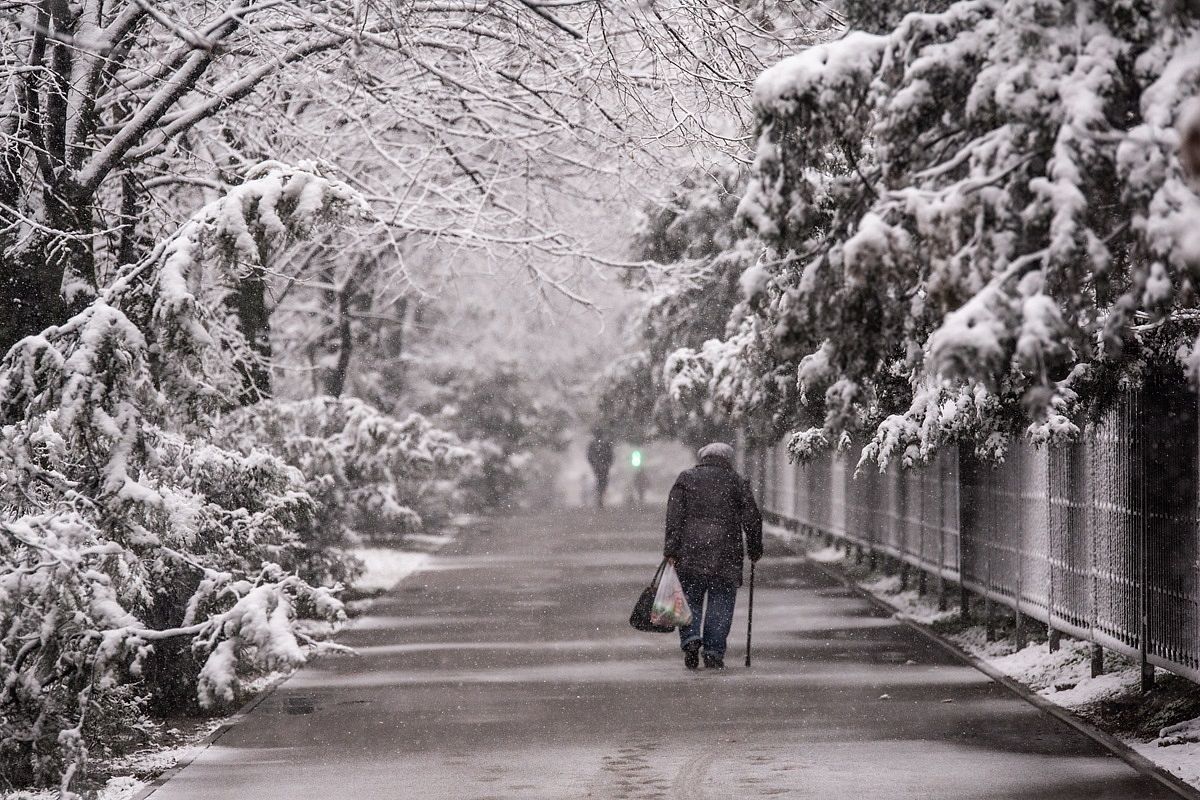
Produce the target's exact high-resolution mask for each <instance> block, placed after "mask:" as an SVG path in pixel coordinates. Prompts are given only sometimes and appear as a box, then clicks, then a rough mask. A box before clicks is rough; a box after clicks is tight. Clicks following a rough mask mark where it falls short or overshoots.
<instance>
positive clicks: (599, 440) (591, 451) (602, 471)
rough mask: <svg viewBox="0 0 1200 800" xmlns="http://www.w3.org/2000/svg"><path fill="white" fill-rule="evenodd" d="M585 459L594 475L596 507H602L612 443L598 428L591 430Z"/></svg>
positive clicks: (611, 456) (611, 460)
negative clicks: (590, 439) (590, 438)
mask: <svg viewBox="0 0 1200 800" xmlns="http://www.w3.org/2000/svg"><path fill="white" fill-rule="evenodd" d="M587 460H588V464H589V465H590V466H591V468H592V472H593V473H594V474H595V475H596V508H604V493H605V492H607V491H608V471H609V470H610V469H612V463H613V443H612V439H610V438H609V437H608V436H607V435H605V433H604V432H603V431H601V430H599V429H597V430H594V431H592V441H591V442H589V443H588V449H587Z"/></svg>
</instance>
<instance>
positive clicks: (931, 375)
mask: <svg viewBox="0 0 1200 800" xmlns="http://www.w3.org/2000/svg"><path fill="white" fill-rule="evenodd" d="M857 5H861V6H864V7H865V8H866V9H867V10H866V11H864V13H865V14H867V15H868V16H869V15H870V13H869V8H870V7H871V6H872V5H874V4H857ZM921 5H922V6H923V7H930V6H931V5H932V6H933V7H935V10H933V11H930V12H927V13H912V14H908V15H906V16H904V17H903V18H902V19H900V20H899V21H898V22H896V18H897V17H896V15H895V13H894V11H892V10H886V11H885V10H880V11H879V15H880V16H881V20H880V21H881V25H880V26H879V28H878V31H879V32H866V31H854V32H850V33H847V34H846V35H845V36H844V37H842V38H840V39H838V40H836V41H830V42H827V43H825V44H822V45H820V46H816V47H812V48H809V49H807V50H805V51H803V52H801V53H799V54H797V55H795V56H793V57H791V58H789V59H786V60H784V61H783V62H781V63H780V64H778V65H776V66H775V67H773V68H771V69H769V70H767V71H766V72H764V73H763V74H762V75H761V76H760V77H759V79H758V81H757V84H756V89H755V104H756V108H757V111H758V115H759V121H760V133H759V139H758V149H757V156H756V160H755V165H754V175H753V178H752V179H751V181H750V183H749V186H748V187H747V190H746V192H745V197H744V198H743V200H742V203H741V207H740V214H741V215H742V216H743V218H745V219H746V220H747V221H748V222H749V223H751V224H752V225H753V227H754V228H755V229H757V231H758V232H759V234H760V235H761V236H763V237H764V238H765V239H766V240H767V241H768V242H769V244H770V245H771V246H772V248H773V250H774V251H775V253H776V254H777V255H778V259H776V260H770V261H767V262H765V263H766V264H767V269H768V271H769V273H770V276H769V278H768V280H767V282H766V286H765V289H764V292H763V294H764V295H765V300H764V302H762V303H760V304H759V305H758V306H757V307H755V308H754V309H752V311H751V313H749V314H747V315H746V316H745V317H743V318H742V319H741V320H740V321H739V324H738V326H737V330H736V331H734V332H733V333H732V335H731V336H729V337H727V340H726V343H725V346H723V347H719V348H708V349H706V350H705V351H704V352H699V351H696V349H695V348H693V351H692V352H691V353H690V355H689V354H684V356H682V357H681V358H679V359H676V361H677V362H678V363H688V359H689V358H691V359H699V360H702V361H703V360H708V361H709V362H710V363H709V364H708V366H707V368H706V369H690V370H689V374H690V375H692V376H695V380H696V381H699V386H698V387H697V390H698V391H704V392H710V393H712V394H713V395H714V396H715V398H716V401H717V402H718V403H719V404H722V405H724V406H726V407H728V408H730V409H732V410H733V411H734V412H735V413H740V414H749V415H752V416H756V417H760V418H761V417H766V418H774V419H776V420H778V421H779V422H780V423H781V424H782V425H783V426H784V427H791V428H793V429H794V428H797V427H804V420H803V414H804V413H805V412H806V411H814V412H816V413H817V414H819V415H820V417H821V418H823V423H822V424H821V425H820V428H821V435H815V434H816V432H814V434H813V435H807V436H802V437H797V438H796V439H795V441H796V443H797V448H796V449H797V452H798V454H799V455H801V456H804V455H808V454H809V453H810V450H809V445H810V444H811V445H817V446H820V445H821V444H822V443H826V444H828V443H832V442H839V441H844V440H845V439H844V437H843V436H841V434H843V433H846V432H850V433H861V434H864V435H865V436H866V438H867V439H869V440H871V444H870V447H869V448H868V449H869V455H872V456H874V457H876V458H878V459H879V460H880V461H882V462H887V461H888V460H889V459H891V458H896V457H899V458H903V459H905V460H912V459H914V458H915V459H921V458H925V457H927V456H928V454H929V453H931V452H932V451H933V449H934V448H936V447H937V446H938V445H939V444H941V443H942V442H944V441H946V440H948V439H970V440H973V441H975V442H977V443H983V442H995V441H996V440H997V438H996V437H999V438H1001V439H1003V438H1004V437H1006V436H1010V435H1012V434H1014V433H1019V432H1022V431H1026V430H1027V431H1028V432H1029V433H1030V434H1032V435H1033V436H1034V437H1035V438H1038V439H1040V440H1045V441H1052V440H1055V439H1059V438H1063V437H1070V436H1073V435H1075V434H1076V433H1077V431H1078V423H1079V421H1080V416H1081V414H1083V413H1084V412H1086V411H1088V410H1092V411H1098V410H1099V408H1100V407H1101V406H1103V404H1105V403H1106V402H1108V401H1109V399H1110V398H1111V397H1113V396H1114V395H1115V394H1116V393H1115V392H1114V391H1113V390H1114V389H1115V388H1116V387H1117V386H1118V385H1120V384H1122V383H1132V384H1137V383H1138V382H1140V380H1141V379H1142V376H1143V375H1144V373H1145V370H1146V364H1147V361H1148V359H1150V360H1153V359H1154V358H1157V357H1162V358H1165V359H1169V360H1178V361H1181V362H1183V363H1185V364H1186V365H1187V367H1188V368H1189V369H1190V370H1191V371H1192V372H1193V374H1194V373H1195V372H1196V370H1197V369H1198V368H1200V355H1197V353H1200V348H1197V347H1196V345H1195V340H1196V335H1197V330H1196V328H1197V326H1196V319H1197V317H1198V313H1197V312H1198V309H1197V297H1198V292H1197V286H1198V283H1197V277H1198V275H1200V272H1198V269H1200V234H1198V233H1197V231H1198V230H1200V228H1198V227H1197V224H1196V220H1197V219H1200V197H1198V196H1197V194H1196V191H1195V189H1194V188H1192V187H1191V186H1189V183H1188V181H1187V178H1186V176H1185V174H1184V170H1183V168H1182V166H1181V162H1180V154H1179V146H1180V132H1179V128H1178V127H1177V126H1178V125H1179V123H1180V118H1181V117H1182V116H1184V114H1185V105H1184V103H1185V101H1186V100H1187V99H1188V98H1190V97H1192V96H1194V95H1195V94H1196V93H1197V90H1198V89H1200V16H1198V15H1197V12H1196V10H1195V9H1196V6H1195V4H1179V3H1175V4H1164V3H1157V2H1149V1H1148V0H961V1H960V2H946V3H934V4H929V3H924V4H921ZM909 7H910V8H912V7H914V6H912V5H910V6H909ZM852 18H855V17H852ZM858 18H861V17H858ZM685 388H686V387H678V390H679V391H685Z"/></svg>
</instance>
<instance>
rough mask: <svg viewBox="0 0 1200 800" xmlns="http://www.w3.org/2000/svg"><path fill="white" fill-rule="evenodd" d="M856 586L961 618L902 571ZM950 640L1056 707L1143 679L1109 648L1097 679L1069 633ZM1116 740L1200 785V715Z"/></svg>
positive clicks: (909, 610) (901, 609) (823, 555)
mask: <svg viewBox="0 0 1200 800" xmlns="http://www.w3.org/2000/svg"><path fill="white" fill-rule="evenodd" d="M770 533H771V534H772V535H776V536H777V538H779V539H781V540H783V541H785V542H787V543H789V544H796V545H800V546H803V543H804V542H805V541H806V540H805V539H804V537H800V536H796V535H794V534H790V533H787V532H780V533H783V534H786V535H779V534H777V532H776V531H775V530H770ZM806 555H807V557H808V558H809V559H811V560H813V561H816V562H819V563H822V564H832V565H835V566H842V567H845V568H847V569H848V568H850V567H851V566H852V565H851V564H850V563H849V562H847V561H846V560H845V553H844V552H842V551H840V550H838V549H837V548H834V547H828V546H821V547H819V548H817V549H813V550H811V551H809V552H808V553H806ZM858 586H859V587H861V588H862V589H865V590H866V591H868V592H870V593H871V594H872V595H874V596H875V597H878V598H879V599H881V600H883V601H884V602H885V603H887V604H888V605H889V606H891V607H892V608H894V609H895V610H896V615H897V616H898V617H902V618H905V619H909V620H912V621H914V622H917V623H919V624H923V625H930V624H933V623H936V622H941V621H945V620H951V619H956V618H957V617H958V609H957V608H956V609H954V610H947V611H939V610H938V607H937V598H936V596H935V595H932V594H928V595H921V594H920V593H919V592H917V591H916V590H915V589H909V590H901V581H900V577H899V576H898V575H889V576H884V577H879V576H870V577H868V578H866V579H864V580H861V581H859V582H858ZM947 638H948V639H950V641H952V642H953V643H954V644H955V645H957V646H958V647H959V648H961V649H962V650H964V651H965V652H967V653H969V654H970V655H972V656H974V657H976V658H978V659H980V660H981V661H985V662H986V663H988V664H990V665H991V666H993V667H995V668H996V669H997V670H999V671H1000V672H1002V673H1004V674H1005V675H1007V676H1009V677H1010V678H1012V679H1013V680H1015V681H1017V682H1018V683H1022V684H1024V685H1025V686H1028V687H1029V688H1031V689H1033V690H1034V691H1036V692H1037V693H1038V694H1040V695H1041V696H1042V697H1044V698H1046V699H1047V700H1049V701H1050V702H1052V703H1054V704H1055V705H1057V706H1060V707H1062V708H1066V709H1069V710H1072V711H1074V710H1078V709H1082V708H1084V707H1086V706H1089V705H1091V704H1094V703H1097V702H1099V701H1101V700H1105V699H1108V698H1111V697H1116V696H1119V695H1124V694H1127V693H1129V692H1132V691H1135V690H1136V689H1137V687H1138V686H1139V684H1140V680H1141V677H1140V675H1139V670H1138V667H1137V665H1135V664H1132V663H1130V662H1128V661H1127V660H1126V659H1124V658H1122V657H1121V656H1119V655H1117V654H1115V653H1111V652H1108V651H1105V664H1104V666H1105V672H1104V674H1102V675H1100V676H1098V677H1095V678H1093V677H1092V674H1091V645H1090V643H1088V642H1083V641H1078V640H1075V639H1069V638H1067V637H1065V636H1064V637H1063V638H1062V641H1061V646H1060V647H1059V649H1058V650H1057V651H1056V652H1053V653H1052V652H1050V648H1049V647H1048V646H1047V644H1046V643H1044V642H1042V643H1034V644H1030V645H1027V646H1026V647H1024V648H1023V649H1021V650H1017V649H1016V648H1015V646H1014V643H1013V641H1012V640H1009V639H1004V638H1001V639H998V640H996V641H991V642H989V641H988V640H987V630H986V629H985V628H984V627H983V626H982V625H976V626H971V627H969V628H966V629H964V630H962V631H960V632H957V633H952V634H949V635H948V636H947ZM1160 672H1161V670H1160ZM1118 738H1120V739H1121V740H1122V741H1123V742H1124V743H1125V744H1126V745H1128V746H1129V747H1131V748H1132V749H1133V750H1134V751H1136V752H1138V753H1140V754H1141V755H1143V756H1145V757H1146V758H1148V759H1150V760H1151V761H1152V762H1154V763H1155V764H1157V765H1158V766H1159V767H1161V768H1163V769H1165V770H1167V771H1169V772H1171V773H1173V774H1175V775H1176V776H1178V777H1179V778H1182V779H1183V780H1185V781H1187V782H1188V783H1189V784H1191V785H1192V786H1195V787H1197V788H1200V718H1197V719H1193V720H1189V721H1187V722H1183V723H1180V724H1178V725H1172V726H1170V727H1167V728H1164V729H1163V730H1162V731H1161V732H1160V733H1159V738H1158V739H1155V740H1153V741H1149V742H1143V741H1139V740H1137V739H1130V738H1127V737H1120V736H1119V737H1118Z"/></svg>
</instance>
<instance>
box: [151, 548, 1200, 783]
mask: <svg viewBox="0 0 1200 800" xmlns="http://www.w3.org/2000/svg"><path fill="white" fill-rule="evenodd" d="M771 533H774V531H772V532H771ZM775 538H776V539H778V540H779V541H780V542H782V543H783V545H784V546H785V547H787V548H788V549H789V550H791V551H792V552H793V553H795V554H797V555H800V556H801V557H803V558H804V560H805V561H807V562H808V563H809V564H811V565H812V566H813V567H815V568H816V569H817V571H818V572H821V573H822V574H824V575H825V576H827V577H829V578H832V579H833V580H835V581H837V582H838V583H841V584H843V585H844V586H846V588H848V589H850V591H852V592H854V593H855V594H856V595H858V596H859V597H861V598H862V599H864V600H866V601H867V602H868V603H870V604H871V605H872V606H874V607H875V608H877V609H878V610H880V611H883V612H885V613H887V614H888V616H890V617H892V618H893V619H895V620H896V621H897V622H900V623H901V624H903V625H905V626H907V627H908V628H909V629H911V630H914V631H916V632H917V633H919V634H921V635H922V636H923V637H925V638H926V639H928V640H929V641H931V642H933V643H934V644H936V645H937V646H938V647H940V648H941V649H943V650H945V651H946V652H948V653H950V654H951V655H953V656H955V657H956V658H958V659H959V660H960V661H963V662H965V663H966V664H969V665H970V666H972V667H974V668H975V669H977V670H979V671H980V672H982V673H983V674H984V675H986V676H988V677H989V678H990V679H992V680H993V681H995V682H996V683H998V684H1000V685H1001V686H1003V687H1004V688H1006V689H1008V690H1009V691H1010V692H1012V693H1013V694H1015V695H1017V696H1018V697H1020V698H1021V699H1022V700H1024V701H1025V702H1027V703H1029V704H1030V705H1031V706H1033V707H1035V708H1037V709H1038V710H1039V711H1041V712H1042V713H1044V714H1047V715H1049V716H1051V717H1053V718H1054V719H1056V720H1058V721H1059V722H1061V723H1063V724H1064V725H1067V726H1068V727H1070V728H1074V729H1075V730H1076V731H1078V732H1079V733H1082V734H1083V735H1084V736H1086V737H1088V738H1089V739H1091V740H1092V741H1094V742H1095V743H1096V744H1098V745H1100V746H1101V747H1103V748H1104V749H1106V750H1108V751H1109V752H1110V753H1112V754H1113V755H1114V756H1116V757H1117V758H1119V759H1121V760H1122V761H1124V762H1125V763H1126V764H1128V765H1129V766H1131V767H1133V769H1134V770H1136V771H1137V772H1139V773H1141V774H1142V775H1145V776H1146V777H1147V778H1150V779H1152V780H1154V781H1155V782H1157V783H1159V784H1160V785H1162V786H1163V787H1165V788H1167V789H1169V790H1171V791H1172V792H1174V793H1175V794H1176V795H1178V796H1179V797H1182V798H1185V800H1200V789H1197V788H1196V787H1194V786H1192V785H1191V784H1190V783H1188V782H1187V781H1185V780H1183V779H1182V778H1180V777H1178V776H1177V775H1175V774H1173V773H1171V772H1168V771H1167V770H1165V769H1163V768H1162V767H1160V766H1159V765H1157V764H1155V763H1154V762H1153V761H1151V760H1150V759H1148V758H1146V757H1145V756H1144V755H1142V754H1141V753H1139V752H1137V751H1136V750H1134V749H1133V748H1132V747H1130V746H1129V745H1127V744H1125V742H1122V741H1121V740H1120V739H1118V738H1117V737H1115V736H1113V735H1112V734H1110V733H1107V732H1105V731H1102V730H1101V729H1100V728H1097V727H1096V726H1095V725H1093V724H1092V723H1090V722H1088V721H1087V720H1085V719H1083V718H1082V717H1079V716H1077V715H1075V714H1073V713H1072V712H1071V711H1069V710H1068V709H1066V708H1063V707H1062V706H1060V705H1056V704H1055V703H1052V702H1050V701H1049V700H1047V699H1046V698H1045V697H1042V696H1041V695H1040V694H1038V693H1037V692H1035V691H1033V690H1032V689H1030V688H1029V687H1028V686H1026V685H1025V684H1023V683H1020V682H1019V681H1017V680H1014V679H1013V678H1011V677H1009V676H1008V675H1005V674H1004V673H1003V672H1001V671H1000V670H998V669H996V668H995V667H993V666H992V665H991V664H989V663H987V662H986V661H984V660H983V659H981V658H978V657H976V656H973V655H971V654H970V653H968V652H966V651H965V650H963V649H961V648H960V647H959V646H958V645H956V644H954V642H952V641H950V640H949V639H947V638H945V637H943V636H942V635H941V634H939V633H937V632H936V631H934V630H932V629H930V628H928V627H926V626H924V625H922V624H921V623H919V622H916V621H915V620H912V619H909V618H908V617H906V616H905V615H904V614H903V613H902V612H901V611H900V609H898V608H896V607H895V606H893V605H892V604H891V603H889V602H887V601H886V600H884V599H883V598H880V597H877V596H875V595H873V594H871V593H870V592H868V591H867V590H866V589H864V588H863V587H861V586H859V585H858V584H857V583H855V582H854V581H853V580H851V578H850V577H849V576H848V575H846V574H845V573H843V572H841V571H840V570H838V569H836V568H835V567H831V566H829V565H828V564H823V563H821V562H820V561H816V560H814V559H812V558H810V557H809V555H808V553H806V552H805V551H803V550H802V549H800V548H798V547H796V546H795V545H794V544H793V542H791V541H790V540H789V537H785V536H780V535H777V534H776V535H775ZM135 800H138V799H137V798H135Z"/></svg>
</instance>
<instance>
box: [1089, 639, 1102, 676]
mask: <svg viewBox="0 0 1200 800" xmlns="http://www.w3.org/2000/svg"><path fill="white" fill-rule="evenodd" d="M1103 674H1104V648H1103V647H1101V646H1100V645H1098V644H1096V643H1095V642H1093V643H1092V677H1093V678H1098V677H1100V676H1101V675H1103Z"/></svg>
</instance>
